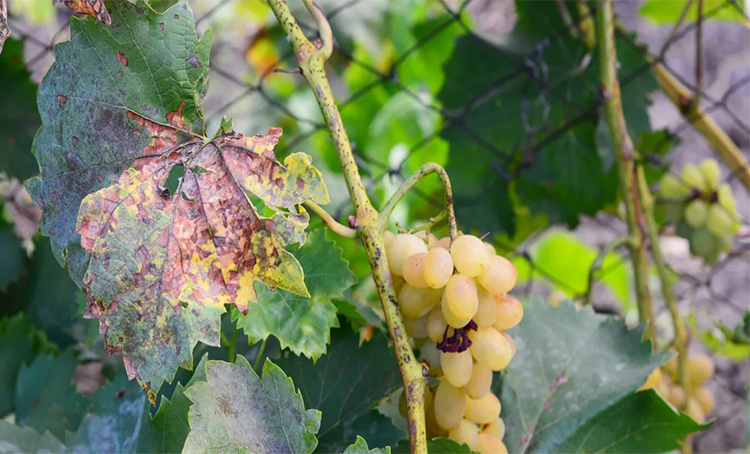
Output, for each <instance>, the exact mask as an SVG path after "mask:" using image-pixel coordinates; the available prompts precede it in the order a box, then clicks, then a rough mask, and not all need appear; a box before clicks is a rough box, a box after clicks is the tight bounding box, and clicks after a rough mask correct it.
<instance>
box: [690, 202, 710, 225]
mask: <svg viewBox="0 0 750 454" xmlns="http://www.w3.org/2000/svg"><path fill="white" fill-rule="evenodd" d="M707 213H708V205H706V202H704V201H703V200H701V199H697V200H693V201H692V202H690V203H688V204H687V206H686V207H685V222H687V223H688V225H689V226H690V227H693V228H698V227H702V226H703V224H705V223H706V214H707Z"/></svg>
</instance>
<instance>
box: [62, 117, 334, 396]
mask: <svg viewBox="0 0 750 454" xmlns="http://www.w3.org/2000/svg"><path fill="white" fill-rule="evenodd" d="M130 115H131V116H132V117H133V118H134V119H135V120H136V121H137V122H138V123H139V124H141V125H144V126H145V127H146V128H147V129H149V130H151V131H152V133H153V137H157V138H156V139H155V140H154V141H153V143H152V145H150V146H147V147H146V148H145V149H144V150H143V155H142V156H141V157H140V158H138V159H136V161H135V165H134V167H132V168H130V169H128V170H126V171H125V172H124V173H123V174H122V176H121V177H120V178H119V180H118V181H117V182H116V183H115V184H113V185H111V186H109V187H106V188H104V189H101V190H99V191H97V192H94V193H92V194H90V195H89V196H87V197H86V198H85V199H84V200H83V202H82V203H81V206H80V209H79V214H78V225H77V233H79V234H80V235H81V245H82V246H83V247H84V248H85V249H86V250H87V251H88V252H89V253H90V254H91V260H90V262H89V267H88V271H87V272H86V275H85V276H84V284H85V286H86V291H87V293H88V295H89V302H88V307H87V311H86V316H87V317H97V318H99V320H100V330H101V332H102V333H103V334H104V335H105V340H106V343H107V347H108V349H109V351H110V352H122V354H123V357H124V360H125V365H126V368H127V371H128V374H129V376H130V377H131V378H133V377H136V378H138V380H139V382H140V383H141V386H142V387H143V388H144V389H145V390H146V391H147V392H148V394H149V398H150V399H151V400H152V402H153V399H155V396H156V392H157V391H158V388H159V386H160V384H161V383H162V382H163V381H164V380H169V379H171V377H172V376H173V374H174V371H175V368H176V366H177V365H182V366H184V367H190V365H191V364H192V356H191V351H192V348H193V346H194V345H195V343H196V342H197V341H202V342H204V343H206V344H209V345H218V342H219V328H220V320H219V317H220V315H221V313H223V312H224V305H225V304H235V305H236V306H237V307H238V308H239V309H240V310H241V311H243V312H247V309H248V304H249V303H252V302H253V301H255V290H254V289H253V283H254V282H255V281H261V282H263V283H264V284H266V285H268V286H269V287H271V288H282V289H285V290H288V291H290V292H293V293H296V294H299V295H308V293H307V289H306V287H305V283H304V275H303V271H302V268H301V266H300V264H299V262H297V260H296V259H295V257H294V256H293V255H292V254H290V253H289V252H287V251H286V250H285V249H284V248H283V246H284V245H285V244H287V243H289V242H290V241H300V240H301V239H302V238H303V237H302V238H301V237H300V233H299V231H300V230H302V228H303V227H304V226H305V225H306V224H307V221H308V219H309V218H308V215H307V213H306V212H305V211H304V209H303V208H301V207H300V206H299V205H300V204H301V203H303V202H304V201H306V200H314V201H316V202H320V203H328V192H327V189H326V188H325V185H324V183H323V180H322V177H321V175H320V173H319V172H318V170H317V169H315V168H314V167H313V166H312V165H311V159H310V157H309V156H307V155H305V154H302V153H297V154H292V155H290V156H288V157H287V158H286V159H285V161H284V165H282V164H280V163H279V162H278V161H277V160H276V156H275V155H274V152H273V147H274V146H275V145H276V143H277V141H278V139H279V137H280V136H281V130H280V129H278V128H272V129H271V130H270V131H269V133H268V135H266V136H260V135H255V136H252V137H244V136H242V135H241V134H238V133H235V132H230V133H226V134H222V135H219V136H217V137H216V138H214V139H213V140H211V141H204V139H201V138H197V139H193V140H190V141H188V142H185V143H182V144H178V142H177V137H176V130H174V129H171V128H170V127H168V126H164V125H158V124H156V123H152V122H150V121H149V120H146V119H144V118H141V117H138V116H136V115H135V114H132V113H131V114H130ZM176 166H183V167H184V173H183V175H182V176H181V178H180V180H179V183H178V184H177V187H176V191H174V193H171V191H170V190H169V189H168V188H167V180H168V179H169V176H170V173H171V172H172V171H173V169H175V167H176ZM178 168H179V167H178ZM251 196H252V197H257V198H259V199H261V200H262V201H263V203H264V204H265V205H266V206H267V207H271V208H274V209H276V210H277V214H276V215H274V216H273V217H271V218H264V217H262V216H259V215H258V213H257V211H256V209H255V207H254V206H253V204H252V203H251V201H250V198H249V197H251ZM290 232H292V233H290Z"/></svg>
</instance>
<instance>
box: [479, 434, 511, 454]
mask: <svg viewBox="0 0 750 454" xmlns="http://www.w3.org/2000/svg"><path fill="white" fill-rule="evenodd" d="M475 451H476V452H478V453H479V454H508V448H507V447H506V446H505V443H503V442H502V441H501V440H500V439H498V438H497V437H496V436H494V435H490V434H488V433H484V432H482V433H480V434H479V439H478V440H477V449H475Z"/></svg>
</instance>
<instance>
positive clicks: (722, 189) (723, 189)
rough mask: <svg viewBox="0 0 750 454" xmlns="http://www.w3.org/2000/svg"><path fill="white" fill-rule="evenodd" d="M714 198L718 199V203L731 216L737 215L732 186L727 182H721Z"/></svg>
mask: <svg viewBox="0 0 750 454" xmlns="http://www.w3.org/2000/svg"><path fill="white" fill-rule="evenodd" d="M716 198H717V199H718V200H719V205H721V206H722V207H724V209H725V210H727V211H728V212H729V214H731V215H732V216H733V217H736V216H737V202H736V201H735V200H734V194H732V188H730V187H729V185H728V184H726V183H722V184H721V185H720V186H719V188H718V189H717V190H716Z"/></svg>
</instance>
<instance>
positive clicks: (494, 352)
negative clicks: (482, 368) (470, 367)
mask: <svg viewBox="0 0 750 454" xmlns="http://www.w3.org/2000/svg"><path fill="white" fill-rule="evenodd" d="M469 339H471V342H472V344H471V347H469V350H470V351H471V355H472V356H473V357H474V359H476V360H477V362H478V363H482V364H484V365H486V366H487V367H489V368H490V369H492V370H493V371H498V370H502V369H505V368H506V367H507V366H508V364H509V363H510V360H511V358H512V356H513V355H512V352H511V349H510V345H509V344H508V341H507V340H506V339H505V336H503V335H502V334H501V333H500V331H498V330H496V329H495V328H492V327H490V328H478V329H477V330H476V331H469Z"/></svg>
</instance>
